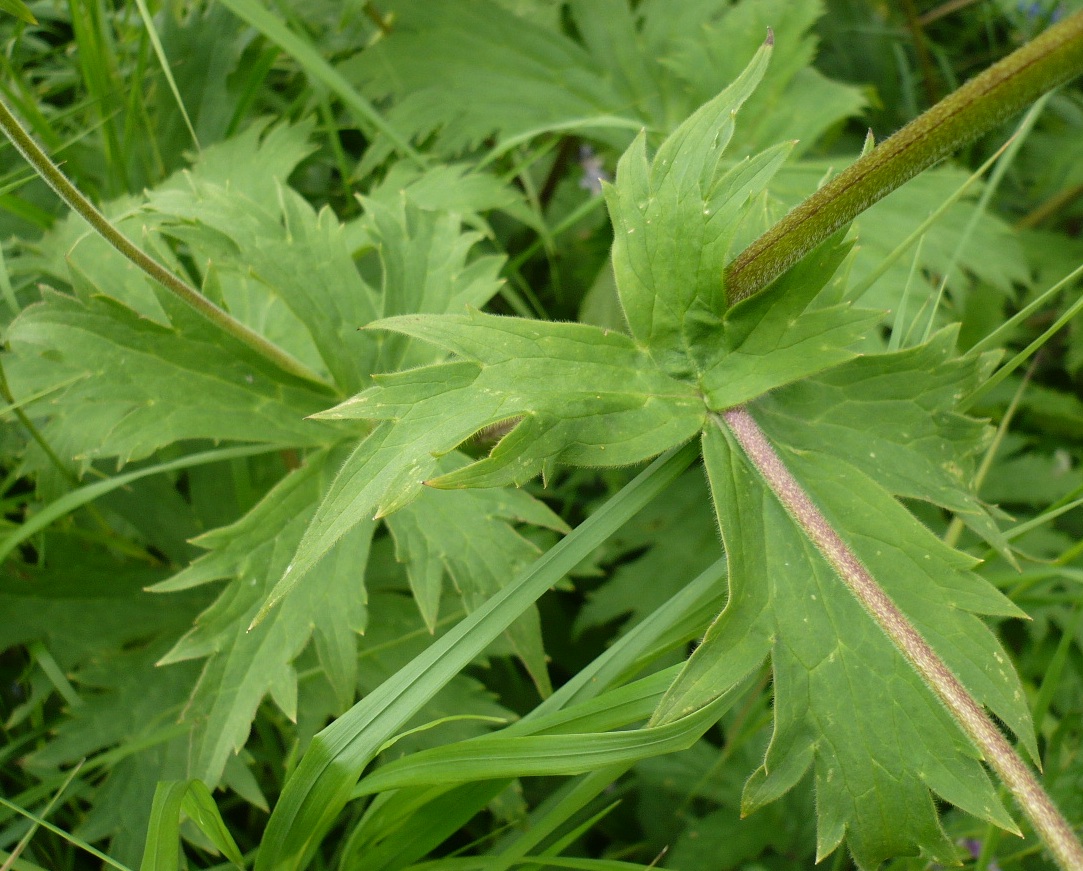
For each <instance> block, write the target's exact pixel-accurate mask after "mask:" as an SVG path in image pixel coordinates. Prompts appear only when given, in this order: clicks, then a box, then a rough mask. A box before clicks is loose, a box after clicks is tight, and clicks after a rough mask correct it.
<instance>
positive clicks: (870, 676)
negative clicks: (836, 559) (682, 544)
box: [656, 333, 1036, 867]
mask: <svg viewBox="0 0 1083 871" xmlns="http://www.w3.org/2000/svg"><path fill="white" fill-rule="evenodd" d="M953 338H954V336H953V334H951V333H944V334H941V335H939V336H938V337H937V338H936V339H935V340H934V341H933V343H931V344H930V345H927V346H921V347H918V348H915V349H912V350H907V351H903V352H899V353H896V354H886V355H878V356H869V357H863V358H859V359H856V360H854V361H852V362H849V363H846V364H843V365H841V366H839V367H838V368H836V369H834V370H832V371H830V372H827V373H824V374H822V375H819V376H815V377H813V378H810V379H807V380H805V381H802V382H798V383H796V384H793V385H791V386H789V387H784V388H781V389H780V390H777V391H775V392H774V393H772V394H771V395H770V396H769V397H764V398H763V399H761V400H759V401H758V402H756V403H754V404H753V406H752V407H751V408H752V413H753V415H754V416H755V417H756V419H757V420H758V421H759V422H760V423H761V425H762V427H763V429H764V431H765V432H766V433H767V434H768V436H769V437H770V438H771V439H772V441H773V442H774V443H775V445H776V447H777V449H778V451H779V453H780V455H781V456H782V458H783V461H784V462H785V463H786V464H787V466H789V467H790V469H791V470H792V472H793V473H794V475H795V476H796V477H797V479H798V481H799V482H801V484H802V485H803V486H804V487H806V488H807V489H808V491H809V493H810V494H811V496H812V498H813V499H814V500H815V502H816V504H817V506H818V507H819V508H820V510H821V511H823V513H824V514H825V515H826V517H827V518H828V520H829V521H831V522H832V524H833V525H834V526H835V528H836V529H837V530H838V531H839V533H840V535H842V537H843V538H844V540H845V541H846V542H847V543H848V544H849V545H850V546H851V547H852V548H853V550H854V552H855V553H856V554H857V556H858V558H859V559H860V560H861V561H862V563H863V564H864V565H865V566H866V567H867V568H868V569H869V571H870V572H871V573H872V574H873V576H874V577H876V578H877V579H878V580H879V581H880V582H881V583H882V584H883V586H884V588H885V590H886V591H887V593H888V595H889V596H890V597H891V598H892V600H893V601H895V603H896V604H897V605H898V606H899V607H900V608H901V609H902V610H903V611H904V612H905V613H906V614H907V615H908V617H909V618H910V619H911V620H912V621H913V622H914V623H915V625H916V626H917V627H918V629H919V630H920V631H921V633H922V634H923V635H924V637H925V638H926V639H927V640H928V641H929V642H930V643H931V644H932V645H933V647H934V648H935V649H936V650H937V652H938V653H939V654H940V655H941V656H942V657H943V658H944V660H945V661H946V662H947V663H948V665H949V667H950V668H951V669H952V670H953V671H954V672H955V673H956V675H957V676H958V677H959V678H960V679H961V680H962V681H963V683H964V684H965V685H966V686H967V687H968V688H969V689H970V691H971V692H972V693H973V694H974V695H975V697H976V698H977V699H979V700H980V701H981V702H983V703H984V704H986V705H988V706H989V708H990V709H991V710H992V711H993V712H995V713H996V715H997V716H998V717H1000V719H1001V720H1002V721H1003V722H1004V723H1006V724H1007V725H1008V726H1009V727H1010V728H1011V729H1012V730H1013V731H1014V732H1015V733H1016V734H1017V735H1018V736H1019V738H1020V739H1021V741H1022V742H1023V743H1024V745H1025V746H1026V747H1027V748H1028V749H1029V750H1030V751H1031V753H1032V754H1033V753H1036V746H1035V744H1034V737H1033V734H1032V730H1031V724H1030V714H1029V709H1028V707H1027V705H1026V703H1025V701H1024V698H1023V696H1022V692H1021V688H1020V686H1019V682H1018V678H1017V677H1016V676H1015V673H1014V671H1013V670H1012V669H1011V667H1010V666H1009V665H1008V662H1009V660H1008V655H1007V653H1006V652H1005V651H1004V650H1003V648H1002V647H1001V646H1000V643H999V642H998V641H997V639H996V638H995V636H994V635H993V634H992V633H991V632H990V631H989V629H988V628H987V627H986V626H985V625H984V624H983V623H982V622H981V620H980V619H978V617H977V616H976V615H977V614H988V615H995V616H1019V615H1020V613H1021V612H1020V611H1019V610H1018V609H1017V608H1016V607H1015V606H1014V605H1013V604H1012V603H1011V602H1010V601H1008V600H1007V599H1006V598H1004V597H1003V596H1002V595H1001V594H1000V593H998V592H997V591H996V590H995V589H994V588H992V587H991V586H990V585H988V584H987V583H985V582H984V581H983V580H981V579H980V578H979V577H978V576H976V575H975V574H973V573H972V572H971V571H969V569H970V568H971V567H972V566H973V560H972V559H970V558H969V557H966V556H964V555H962V554H960V553H958V552H956V551H953V550H952V549H950V548H949V547H947V546H946V545H945V544H944V543H943V542H941V541H940V540H939V539H937V538H936V537H935V536H933V535H932V534H931V533H930V532H929V531H928V530H927V529H926V528H925V527H924V526H923V525H922V524H921V523H920V522H918V521H917V520H916V519H915V518H914V517H913V516H911V515H910V514H909V513H908V512H907V511H906V510H905V509H904V508H903V506H902V505H901V504H900V503H899V502H898V501H897V500H896V498H895V497H896V496H900V495H901V496H906V497H908V498H911V499H922V500H926V501H930V502H934V503H938V504H945V503H948V504H951V505H953V506H955V507H957V508H958V509H959V510H966V511H971V512H976V511H980V506H979V505H978V504H977V503H976V500H974V499H973V497H972V496H970V495H969V494H967V492H966V490H965V487H964V486H963V481H964V476H965V471H966V469H967V467H968V465H969V464H970V463H971V461H972V459H973V454H974V453H975V451H976V450H977V449H978V448H979V447H980V446H981V445H982V442H983V438H982V437H983V428H982V426H981V425H980V424H978V423H977V422H975V421H972V420H968V419H967V418H965V417H962V416H961V415H958V414H955V413H954V412H953V411H952V409H953V406H954V404H955V402H956V401H957V397H959V396H961V395H962V394H963V393H965V392H966V391H967V390H969V389H970V388H972V387H973V385H974V384H975V383H977V380H978V379H979V378H980V377H981V373H982V368H983V367H982V366H981V365H979V363H980V361H977V360H973V359H971V360H959V359H957V358H953V357H952V354H951V348H952V346H953V344H954V342H953ZM903 385H905V388H904V387H903ZM828 391H829V392H830V394H831V395H830V396H828V395H827V392H828ZM813 396H815V397H816V399H815V400H812V397H813ZM704 441H705V460H706V464H707V471H708V475H709V477H710V481H711V486H712V489H713V491H714V498H715V506H716V510H717V512H718V517H719V521H720V524H721V527H722V534H723V539H724V541H725V545H726V553H727V559H728V562H729V568H730V600H729V602H728V604H727V606H726V608H725V610H724V611H723V612H722V614H721V615H720V616H719V618H718V620H717V621H716V623H715V624H714V626H712V628H711V629H710V631H709V632H708V633H707V636H706V638H705V639H704V642H703V644H702V645H701V646H700V647H699V648H698V649H697V651H696V653H695V654H694V655H693V656H692V658H691V659H690V660H689V662H688V665H687V667H686V670H685V672H684V674H683V675H682V676H681V677H680V678H679V679H678V680H677V681H675V683H674V685H673V686H672V687H671V689H670V692H669V695H668V697H667V698H666V700H664V701H663V703H662V704H661V705H660V706H659V710H658V712H657V713H656V718H657V720H658V721H660V722H664V721H668V720H669V719H672V718H673V717H676V716H679V715H680V714H682V713H684V712H686V711H687V710H688V708H689V707H696V706H697V705H699V704H702V703H703V702H704V701H705V700H707V699H709V698H712V697H713V695H714V693H716V692H719V691H724V690H725V688H726V687H727V686H731V685H732V684H733V682H734V681H736V680H739V679H741V678H742V677H744V675H745V674H746V673H747V669H748V668H750V667H754V666H755V665H756V664H757V663H758V662H760V661H762V660H763V659H764V658H767V657H770V660H771V664H772V668H773V672H774V687H775V735H774V739H773V741H772V744H771V749H770V751H769V752H768V755H767V758H766V760H765V762H764V765H763V767H762V768H761V769H760V770H759V771H757V772H756V773H755V775H753V777H752V779H751V780H750V781H749V783H748V784H747V785H746V787H745V793H744V808H745V811H746V812H751V811H753V810H755V809H756V808H758V807H760V806H762V805H763V804H765V803H767V802H769V801H771V800H772V799H773V798H775V797H777V796H779V795H780V794H782V793H783V792H785V791H786V790H788V789H790V788H791V787H792V786H794V785H795V784H796V783H797V782H798V781H799V780H801V779H802V778H803V777H804V776H805V775H806V772H808V771H809V770H810V769H811V770H812V772H813V776H814V779H815V784H816V794H817V808H818V853H819V855H820V856H824V855H827V854H828V853H830V852H831V851H832V850H834V849H835V848H836V847H837V846H838V845H839V844H840V843H841V841H842V839H843V838H844V837H845V838H846V839H847V843H848V845H849V847H850V849H851V850H852V851H853V853H854V855H855V857H856V858H857V859H858V862H859V863H860V864H861V865H862V866H863V867H873V866H875V865H876V864H877V863H878V862H880V861H882V860H883V859H885V858H887V857H889V856H897V855H906V854H910V853H914V852H916V851H919V850H920V851H922V852H924V853H926V854H927V855H929V856H932V857H937V856H939V857H941V858H942V859H943V860H946V859H948V858H950V857H951V856H953V855H954V851H955V848H954V846H953V845H952V844H951V842H950V841H949V840H948V839H947V838H946V837H945V836H944V834H943V833H942V831H941V830H940V827H939V823H938V821H937V815H936V810H935V806H934V803H933V795H935V796H937V797H940V798H943V799H946V800H948V801H950V802H952V803H953V804H955V805H957V806H959V807H962V808H964V809H965V810H967V811H968V812H970V813H972V814H975V815H976V816H979V817H983V818H985V819H988V820H990V821H992V822H995V823H997V824H998V825H1001V826H1004V827H1006V828H1009V829H1012V828H1014V824H1013V823H1012V821H1011V819H1010V817H1008V816H1007V814H1006V812H1005V811H1004V809H1003V808H1002V807H1001V805H1000V803H999V800H998V799H997V797H996V791H995V788H994V787H993V786H992V784H991V783H990V781H989V779H988V777H987V775H986V773H985V771H984V769H983V768H982V766H981V764H980V762H979V761H978V754H977V752H976V750H975V749H974V748H973V747H972V746H971V745H970V743H969V741H968V740H967V739H966V738H965V737H964V736H963V734H962V732H961V731H960V729H959V728H958V726H956V725H955V724H954V723H953V721H952V720H951V719H950V717H949V716H948V714H947V712H946V711H945V710H944V709H943V707H942V706H941V704H940V702H939V701H938V700H937V698H936V697H935V695H933V693H932V691H931V690H930V689H929V688H928V687H927V686H926V685H925V684H923V683H922V681H921V680H920V679H919V677H918V675H917V673H916V671H914V669H913V668H912V666H911V665H910V664H908V663H907V662H906V661H905V660H904V658H903V657H902V655H901V654H900V653H899V652H898V651H897V650H896V649H895V647H894V646H893V645H892V644H891V642H890V641H889V640H888V638H887V636H886V635H884V634H883V632H882V631H881V630H880V629H879V628H878V627H877V626H876V624H875V623H874V622H873V620H872V619H871V617H869V616H868V615H867V614H866V613H865V612H864V611H863V610H862V609H861V607H860V606H859V605H858V603H857V601H856V600H855V599H854V598H853V596H852V595H851V594H850V593H849V591H848V590H847V589H846V588H845V587H844V586H843V584H842V582H841V581H840V580H839V578H838V577H837V576H836V575H835V573H834V570H833V569H832V568H831V567H830V566H829V565H828V563H827V562H826V561H825V560H824V559H823V557H822V556H820V555H819V553H818V552H817V551H816V550H815V549H814V548H813V546H812V544H811V543H810V542H809V540H808V539H807V538H806V537H805V534H804V533H803V532H802V530H801V528H800V527H799V526H798V525H797V524H796V522H795V521H794V520H793V519H792V518H791V517H790V516H789V515H788V514H787V513H786V511H785V509H784V508H783V507H782V506H781V504H780V503H779V502H778V500H777V498H776V497H775V496H774V495H773V494H772V493H771V492H770V491H769V490H768V489H767V488H766V485H765V484H764V482H763V480H762V479H761V478H760V477H759V474H758V473H757V472H756V470H755V468H754V467H753V466H752V465H751V463H750V462H749V460H748V459H747V458H746V457H745V456H744V454H743V452H742V450H741V448H740V447H739V446H738V444H737V442H736V441H735V440H734V439H733V437H732V436H730V435H729V433H728V430H726V429H725V428H724V426H723V425H722V424H721V423H720V424H719V425H718V426H716V427H711V428H709V429H708V430H707V432H706V434H705V437H704ZM813 443H815V446H813ZM930 793H932V795H930Z"/></svg>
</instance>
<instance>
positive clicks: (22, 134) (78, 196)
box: [0, 100, 333, 389]
mask: <svg viewBox="0 0 1083 871" xmlns="http://www.w3.org/2000/svg"><path fill="white" fill-rule="evenodd" d="M0 129H2V130H3V131H4V134H5V135H6V136H7V138H8V139H10V140H11V144H12V145H14V146H15V148H16V149H17V150H18V151H19V153H20V154H21V155H22V156H23V157H25V158H26V160H27V162H28V163H29V164H30V165H31V166H32V167H33V168H34V169H35V170H36V171H37V173H38V175H40V176H41V177H42V179H44V181H45V182H46V184H48V185H49V187H51V188H52V189H53V190H54V191H56V193H57V196H59V197H60V199H62V200H63V201H64V202H65V203H67V204H68V206H69V207H70V208H71V209H72V210H73V211H75V212H77V213H78V214H79V215H80V216H82V218H83V219H84V220H86V222H87V223H88V224H90V226H91V227H92V228H93V229H94V230H95V231H96V232H97V233H98V235H100V236H101V237H102V238H103V239H104V240H105V241H106V242H108V243H109V244H110V245H112V246H113V247H114V248H116V249H117V251H119V252H120V253H121V254H123V255H124V256H125V257H127V258H128V259H129V260H130V261H131V262H132V263H134V264H135V265H136V266H138V267H139V268H140V269H142V270H143V271H144V272H145V273H146V274H147V275H149V276H150V277H151V278H153V279H154V280H155V281H157V282H158V283H159V284H160V285H162V287H164V288H165V289H166V290H168V291H169V292H170V293H172V294H173V295H174V296H176V297H177V298H178V299H180V300H181V301H182V302H184V303H186V304H188V305H189V306H191V308H193V309H194V310H195V311H196V312H198V313H199V314H201V315H202V316H203V317H205V318H206V319H207V320H208V321H210V322H211V323H212V324H214V325H215V326H216V327H219V328H220V329H221V330H223V331H224V332H226V333H228V334H229V335H231V336H233V337H234V338H235V339H237V340H238V341H240V342H242V343H243V344H245V345H247V346H248V347H249V348H251V349H252V350H253V351H255V352H256V353H257V354H259V355H260V356H261V357H264V358H265V359H267V360H269V361H270V362H271V363H274V365H275V366H277V367H278V368H280V369H281V370H283V371H284V372H288V373H289V374H291V375H294V376H296V377H298V378H303V379H304V380H305V381H310V382H312V383H314V384H318V385H320V386H321V387H323V388H330V387H331V386H330V385H329V384H328V383H327V382H326V381H325V380H324V379H323V378H321V377H320V376H319V375H317V374H316V373H315V372H313V371H312V370H311V369H309V368H308V367H307V366H306V365H305V364H304V363H302V362H301V361H300V360H297V359H296V358H295V357H293V356H292V355H291V354H288V353H286V352H285V351H283V350H282V349H281V348H279V347H278V346H277V345H275V344H274V343H272V342H269V341H268V340H267V339H266V338H264V337H263V336H261V335H260V334H259V333H257V332H256V331H255V330H253V329H250V328H249V327H247V326H245V325H244V324H242V323H241V322H240V321H238V320H237V319H236V318H234V317H233V316H232V315H230V314H229V313H228V312H227V311H225V310H224V309H221V308H219V307H218V306H216V305H215V304H214V303H213V302H211V301H210V300H209V299H207V297H205V296H204V295H203V294H202V293H200V292H199V291H198V290H196V289H195V288H194V287H192V285H190V284H189V283H188V282H186V281H184V280H183V279H182V278H180V277H178V276H177V275H174V274H173V273H172V272H170V271H169V270H168V269H166V267H165V266H163V265H162V264H161V263H159V262H158V261H157V260H155V259H154V258H153V257H151V256H150V255H149V254H147V253H146V252H145V251H143V249H141V248H139V247H138V246H137V245H136V244H135V243H133V242H132V241H131V240H130V239H128V237H127V236H125V235H124V234H123V233H121V232H120V231H119V230H117V228H116V227H114V226H113V225H112V224H111V223H109V219H108V218H106V217H105V215H103V214H102V213H101V212H100V211H99V210H98V209H97V207H96V206H95V205H94V204H93V203H92V202H90V200H88V199H87V198H86V197H85V196H83V194H82V193H81V192H80V191H79V189H78V188H76V187H75V185H73V184H72V183H71V182H70V181H69V180H68V178H67V176H65V175H64V173H62V172H61V171H60V169H59V167H57V165H56V164H55V163H53V162H52V160H50V159H49V156H48V155H47V154H46V153H45V152H44V151H43V150H42V149H41V147H40V146H39V145H38V144H37V143H36V142H35V141H34V140H33V138H32V137H31V136H30V134H29V133H27V132H26V130H24V129H23V126H22V125H21V124H20V123H19V121H18V119H16V117H15V115H14V114H13V113H12V111H11V109H9V108H8V106H7V104H6V103H5V102H4V101H3V100H0ZM332 389H333V388H332Z"/></svg>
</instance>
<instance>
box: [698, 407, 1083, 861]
mask: <svg viewBox="0 0 1083 871" xmlns="http://www.w3.org/2000/svg"><path fill="white" fill-rule="evenodd" d="M714 421H715V424H716V425H717V426H719V427H725V428H726V429H728V430H729V431H730V432H731V433H732V434H733V437H734V438H735V439H736V440H737V442H738V444H740V446H741V448H742V450H743V451H744V453H745V456H747V457H748V459H749V461H750V462H751V463H752V465H753V466H755V467H756V469H757V471H758V472H759V473H760V475H761V476H762V477H763V479H764V481H765V482H766V484H767V486H768V487H769V488H770V489H771V492H772V493H774V494H775V496H776V497H777V498H778V500H779V502H781V503H782V506H783V507H784V508H785V509H786V512H787V513H788V514H789V515H790V516H791V517H792V518H793V520H794V522H796V523H797V524H798V525H799V526H800V527H801V529H802V530H803V531H804V533H805V535H806V536H807V537H808V539H809V541H811V542H812V544H813V545H814V546H815V547H816V549H817V550H818V551H819V552H820V554H821V555H822V556H823V557H824V559H826V560H827V562H828V564H829V565H830V566H831V567H832V568H833V569H834V570H835V572H836V574H837V575H838V576H839V577H840V578H841V579H842V581H843V583H844V584H846V586H847V588H848V589H849V590H850V592H851V593H853V594H854V597H855V598H856V599H857V600H858V602H860V603H861V606H862V607H863V608H864V609H865V611H866V612H867V613H868V614H869V616H871V617H872V618H873V619H874V620H875V621H876V623H877V625H879V626H880V628H881V629H882V630H883V631H884V633H885V634H886V635H887V636H888V638H890V639H891V641H892V643H893V644H894V645H895V646H896V647H897V648H898V649H899V651H900V652H901V653H902V655H903V656H905V657H906V659H907V660H908V661H909V662H910V664H911V665H912V666H913V667H914V669H915V670H916V671H917V672H918V674H919V675H921V678H922V680H924V681H925V683H926V684H927V685H928V686H929V688H930V689H932V691H933V692H934V693H936V695H937V697H938V698H939V699H940V701H941V702H942V703H943V705H944V707H946V708H947V709H948V712H949V713H950V714H951V715H952V718H953V719H954V720H955V721H956V722H957V723H958V724H959V725H960V727H961V728H962V729H963V731H964V732H965V733H966V734H967V736H968V737H969V738H970V740H971V741H973V742H974V745H975V746H976V747H977V748H978V749H979V750H980V751H981V754H982V756H983V758H984V759H985V761H986V762H987V763H988V764H989V766H990V767H991V768H992V769H993V770H994V771H996V773H997V774H998V775H999V776H1000V779H1001V780H1002V781H1003V783H1004V784H1005V785H1006V786H1007V787H1008V789H1009V790H1010V791H1011V793H1012V795H1013V796H1015V798H1016V801H1017V802H1018V803H1019V806H1020V808H1022V810H1023V813H1025V814H1026V815H1027V818H1028V819H1029V820H1030V822H1031V825H1032V826H1034V830H1035V831H1036V832H1037V833H1038V834H1039V836H1040V837H1041V838H1042V840H1043V841H1045V844H1046V846H1047V847H1048V848H1049V850H1050V852H1051V853H1052V854H1053V855H1054V856H1055V857H1056V859H1057V862H1058V863H1059V864H1060V866H1061V868H1064V869H1070V871H1079V869H1083V845H1080V842H1079V839H1078V838H1077V837H1076V835H1075V832H1074V831H1073V830H1072V827H1071V825H1069V823H1068V821H1067V820H1066V819H1065V818H1064V817H1063V815H1062V814H1061V813H1060V811H1059V810H1058V809H1057V807H1056V805H1054V804H1053V800H1052V799H1051V798H1050V797H1049V795H1048V794H1047V793H1046V792H1045V790H1044V789H1042V786H1041V784H1040V783H1039V782H1038V779H1037V778H1036V777H1035V776H1034V773H1033V772H1032V771H1031V770H1030V769H1029V768H1028V767H1027V765H1026V763H1025V762H1023V760H1022V759H1021V758H1020V757H1019V754H1018V753H1016V752H1015V749H1014V748H1013V747H1012V746H1011V744H1009V743H1008V741H1007V740H1006V739H1005V738H1004V735H1003V734H1001V732H1000V730H999V729H998V728H997V727H996V725H995V724H994V723H993V721H992V720H991V719H990V718H989V716H988V714H986V713H985V711H984V710H983V708H982V706H981V705H980V704H978V702H977V701H975V699H974V697H973V696H971V695H970V693H969V692H967V689H966V687H964V686H963V685H962V683H961V682H960V681H959V679H958V678H957V677H956V676H955V675H954V674H953V673H952V672H951V669H949V668H948V666H947V665H946V664H945V663H944V661H943V660H942V659H940V657H939V656H937V654H936V651H934V650H933V649H932V647H931V646H930V645H929V643H928V642H927V641H926V640H925V639H924V638H923V637H922V636H921V633H920V632H918V630H917V629H916V628H915V627H914V625H913V624H912V623H911V622H910V621H909V620H908V619H907V617H906V615H905V614H903V612H902V611H900V610H899V608H898V606H896V605H895V603H894V602H892V601H891V599H890V598H889V597H888V595H887V593H885V592H884V590H883V588H882V587H881V586H880V585H879V584H878V583H877V582H876V580H875V579H874V578H873V577H872V575H870V574H869V571H868V569H866V568H865V566H864V565H862V564H861V561H860V560H859V559H858V558H857V556H856V555H855V554H854V552H853V551H852V550H851V549H850V548H849V547H847V545H846V543H845V542H844V541H843V540H842V538H841V536H840V535H839V534H838V533H837V532H836V531H835V529H834V527H833V526H832V525H831V523H830V521H828V519H827V518H826V517H824V515H823V514H822V513H821V512H820V510H819V509H818V508H817V507H816V506H815V504H813V502H812V499H810V498H809V495H808V493H807V492H806V491H805V489H804V488H803V487H802V486H801V484H800V483H799V482H798V481H797V479H796V478H794V476H793V474H792V473H791V472H790V470H789V469H788V468H787V467H786V465H785V463H783V462H782V458H781V457H779V455H778V453H777V452H776V451H775V449H774V448H773V447H772V446H771V444H770V442H768V440H767V437H766V436H765V435H764V433H763V430H761V429H760V427H759V425H758V424H757V423H756V421H755V420H754V419H753V417H752V415H750V414H749V413H748V411H747V410H746V409H744V408H740V407H738V408H731V409H729V410H728V411H725V412H723V413H722V414H721V415H715V416H714Z"/></svg>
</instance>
